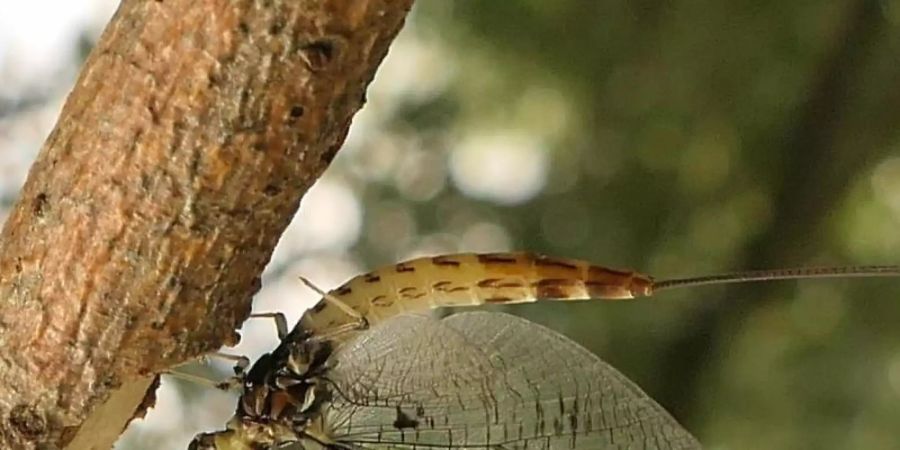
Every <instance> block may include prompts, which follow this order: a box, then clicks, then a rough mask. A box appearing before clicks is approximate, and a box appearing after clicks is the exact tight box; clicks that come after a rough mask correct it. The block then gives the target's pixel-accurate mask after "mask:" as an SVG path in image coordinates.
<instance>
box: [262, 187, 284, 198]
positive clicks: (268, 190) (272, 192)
mask: <svg viewBox="0 0 900 450" xmlns="http://www.w3.org/2000/svg"><path fill="white" fill-rule="evenodd" d="M280 193H281V188H280V187H278V186H277V185H274V184H267V185H266V187H264V188H263V194H266V195H267V196H269V197H274V196H276V195H278V194H280Z"/></svg>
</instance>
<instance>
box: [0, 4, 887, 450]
mask: <svg viewBox="0 0 900 450" xmlns="http://www.w3.org/2000/svg"><path fill="white" fill-rule="evenodd" d="M116 4H117V2H115V1H112V0H93V1H91V0H77V1H76V0H58V1H50V0H32V1H29V2H20V1H15V0H0V220H2V219H3V218H4V217H5V216H6V214H7V209H8V208H9V207H10V205H11V204H12V202H13V201H14V200H15V198H16V195H17V191H18V189H19V187H20V186H21V184H22V182H23V180H24V176H25V173H26V171H27V170H28V167H29V164H30V161H31V160H32V158H33V157H34V156H35V154H36V153H37V151H38V150H39V148H40V146H41V144H42V143H43V140H44V138H45V136H46V135H47V133H48V132H49V130H50V128H51V127H52V126H53V123H54V121H55V118H56V115H57V114H58V111H59V108H60V107H61V104H62V101H63V99H64V96H65V94H66V93H67V92H68V90H69V89H71V86H72V83H73V79H74V76H75V75H76V74H77V71H78V68H79V66H80V64H81V62H82V61H83V59H84V57H85V55H86V53H87V52H88V51H89V49H90V48H91V46H92V45H93V43H94V42H95V41H96V39H97V37H98V36H99V33H100V32H101V30H102V27H103V26H104V25H105V23H106V21H107V20H108V18H109V16H110V15H111V14H112V12H113V10H114V8H115V6H116ZM368 98H369V102H368V104H367V105H366V106H365V108H364V109H363V111H362V112H361V113H360V114H359V115H358V116H357V117H356V119H355V120H354V123H353V128H352V130H351V134H350V136H349V137H348V139H347V142H346V144H345V146H344V148H343V150H341V152H340V153H339V154H338V157H337V159H336V160H335V161H334V164H333V165H332V167H331V168H330V169H329V170H328V172H327V173H326V175H325V176H324V178H322V179H321V180H320V181H319V182H318V183H317V184H316V186H315V187H314V188H313V189H312V190H311V191H310V193H309V194H308V195H307V196H306V197H305V198H304V201H303V204H302V207H301V211H300V213H299V214H298V215H297V217H296V219H295V220H294V222H293V223H292V225H291V226H290V228H289V229H288V230H287V232H286V233H285V234H284V236H283V238H282V241H281V243H280V245H279V247H278V249H277V250H276V252H275V254H274V256H273V259H272V263H271V264H270V266H269V267H268V269H267V272H266V275H265V277H264V282H263V289H262V291H261V292H260V293H259V295H258V296H257V298H256V300H255V310H257V311H273V310H277V311H283V312H285V313H286V314H287V315H288V318H289V319H290V320H292V321H293V320H296V319H297V318H299V316H300V314H302V312H303V310H304V309H305V308H307V307H308V306H310V304H311V303H312V302H313V301H315V300H316V297H315V296H314V295H313V294H312V293H311V292H309V291H308V290H307V289H305V288H304V287H303V286H302V285H301V284H300V283H299V282H298V281H297V279H296V276H297V275H298V274H303V275H305V276H307V277H309V278H310V279H312V280H313V281H314V282H315V283H317V284H318V285H320V286H322V287H323V288H332V287H335V286H337V285H338V284H340V283H341V282H343V281H344V280H345V279H347V278H349V277H351V276H353V275H356V274H359V273H361V272H364V271H367V270H369V269H372V268H375V267H377V266H379V265H383V264H388V263H393V262H396V261H398V260H402V259H405V258H409V257H413V256H418V255H424V254H438V253H448V252H459V251H498V250H511V249H524V250H531V251H537V252H543V253H547V254H551V255H557V256H565V257H571V258H581V259H588V260H591V261H593V262H595V263H599V264H604V265H608V266H611V267H620V268H633V269H637V270H640V271H643V272H645V273H650V274H652V275H654V276H657V277H670V276H687V275H698V274H706V273H711V272H721V271H727V270H736V269H758V268H770V267H780V266H794V265H828V264H880V263H897V262H900V258H898V254H900V234H898V233H897V231H896V230H897V227H898V225H900V127H898V124H900V0H881V1H862V0H836V1H830V2H821V1H806V0H804V1H795V2H784V1H780V0H757V1H732V2H720V1H714V0H687V1H686V0H669V1H661V0H629V1H625V0H621V1H612V0H603V1H596V0H554V1H531V0H529V1H519V2H480V1H474V0H455V1H453V2H446V1H431V2H428V1H421V2H419V3H418V4H417V6H416V8H415V10H414V12H413V14H412V15H411V16H410V19H409V22H408V24H407V25H406V27H405V29H404V30H403V32H402V33H401V35H400V36H399V37H398V38H397V40H396V42H395V43H394V45H393V47H392V49H391V52H390V55H389V56H388V58H387V59H386V60H385V62H384V64H383V65H382V67H381V69H380V70H379V72H378V76H377V78H376V80H375V82H374V83H373V85H372V86H371V88H370V94H369V97H368ZM898 296H900V282H898V281H897V280H896V279H894V280H891V279H880V280H843V281H809V282H785V283H771V284H765V285H754V286H750V285H744V286H732V287H712V288H697V289H690V290H686V291H681V292H672V293H665V294H662V295H660V296H658V297H654V298H650V299H645V300H641V301H635V302H624V303H613V304H602V303H593V304H592V303H591V302H585V303H578V304H571V303H569V304H550V305H525V306H518V307H514V308H510V309H509V311H512V312H514V313H515V314H519V315H522V316H525V317H527V318H529V319H531V320H534V321H536V322H539V323H542V324H545V325H547V326H550V327H552V328H553V329H555V330H557V331H559V332H562V333H564V334H566V335H567V336H569V337H571V338H572V339H574V340H576V341H578V342H580V343H581V344H583V345H585V346H586V347H588V348H589V349H591V350H592V351H594V352H596V353H597V354H598V355H601V356H602V357H603V358H604V359H605V360H606V361H608V362H609V363H611V364H612V365H613V366H615V367H617V368H618V369H619V370H621V371H622V372H623V373H625V374H626V375H627V376H628V377H630V378H631V379H632V380H634V381H635V382H636V383H638V384H639V385H640V386H641V387H643V388H644V389H645V390H646V391H647V392H648V393H649V394H650V395H651V396H652V397H653V398H655V399H656V400H657V401H659V402H660V403H661V404H662V405H664V406H665V407H666V408H667V409H668V410H669V411H671V412H672V414H673V415H674V416H676V417H677V418H678V420H679V421H681V423H682V424H684V425H685V427H686V428H687V429H689V430H691V431H692V432H693V433H694V434H695V435H697V436H698V437H699V439H700V440H701V441H702V442H704V443H705V445H706V446H707V447H708V448H710V449H749V448H765V449H776V448H778V449H804V448H809V449H888V448H898V447H900V426H898V423H900V327H898V326H897V325H896V324H897V323H898V321H900V303H898V302H897V299H898ZM242 334H243V335H244V342H243V343H242V344H241V346H240V347H238V348H237V349H233V350H231V352H232V353H242V354H247V355H250V356H251V357H255V356H257V355H259V354H260V353H262V352H264V351H266V350H267V349H270V348H272V347H273V346H274V345H275V344H276V343H277V339H276V337H275V330H274V328H273V327H272V325H271V323H269V322H266V321H261V323H260V321H257V322H254V321H251V322H248V323H247V324H245V326H244V328H243V330H242ZM190 370H194V371H196V372H197V373H203V374H205V375H207V376H210V377H213V378H222V377H225V376H226V375H227V374H228V372H229V367H228V365H227V364H225V363H217V362H214V363H211V364H210V365H207V366H199V367H194V368H191V369H190ZM159 397H160V400H159V403H158V406H157V408H156V409H154V410H153V411H151V412H150V414H149V415H148V417H147V419H146V420H144V421H138V422H135V423H134V424H133V425H132V426H131V427H130V428H129V429H128V431H127V432H126V434H125V435H124V436H123V438H122V439H121V441H120V443H119V444H118V447H117V448H118V449H120V450H137V449H161V448H166V449H168V448H173V449H175V448H185V446H186V444H187V442H188V441H189V440H190V438H191V437H192V436H193V434H195V433H197V432H198V431H202V430H207V431H208V430H213V429H219V428H221V427H222V425H223V424H224V422H225V421H226V420H227V419H228V417H229V416H230V415H231V414H232V412H233V410H234V406H235V403H234V398H233V397H232V396H230V395H229V394H225V393H221V392H217V391H213V390H211V389H207V388H205V387H203V386H196V385H192V384H190V383H185V382H182V381H179V380H173V379H172V378H169V377H166V378H164V380H163V385H162V388H161V390H160V392H159Z"/></svg>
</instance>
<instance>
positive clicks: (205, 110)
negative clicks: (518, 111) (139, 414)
mask: <svg viewBox="0 0 900 450" xmlns="http://www.w3.org/2000/svg"><path fill="white" fill-rule="evenodd" d="M411 2H412V0H404V1H392V0H365V1H364V0H305V1H304V0H269V1H265V0H259V1H226V0H205V1H190V0H166V1H162V0H157V1H144V0H124V1H123V2H122V4H121V6H120V7H119V10H118V12H117V13H116V14H115V16H114V17H113V19H112V21H111V22H110V24H109V25H108V27H107V29H106V31H105V32H104V34H103V36H102V38H101V39H100V42H99V43H98V44H97V47H96V48H95V49H94V51H93V52H92V53H91V55H90V56H89V58H88V60H87V62H86V63H85V66H84V68H83V70H82V73H81V75H80V77H79V79H78V81H77V83H76V86H75V89H74V91H73V92H72V94H71V95H70V96H69V98H68V101H67V102H66V105H65V107H64V109H63V111H62V114H61V116H60V118H59V121H58V123H57V126H56V128H55V129H54V130H53V131H52V132H51V133H50V136H49V137H48V139H47V142H46V143H45V144H44V148H43V149H42V150H41V152H40V155H39V156H38V159H37V161H36V162H35V163H34V166H33V167H32V169H31V172H30V174H29V176H28V180H27V182H26V184H25V187H24V189H23V191H22V193H21V197H20V198H19V200H18V202H17V204H16V206H15V208H14V211H13V212H12V214H11V215H10V217H9V219H8V220H7V222H6V224H5V226H4V228H3V231H2V234H0V447H2V448H15V449H33V448H64V447H67V446H68V448H104V447H109V446H111V444H112V442H113V441H112V440H114V439H115V438H116V436H117V435H118V433H119V431H121V428H122V426H123V424H124V422H125V421H127V420H128V419H129V418H130V417H131V415H132V414H133V412H134V411H135V410H136V408H138V402H140V400H141V397H142V396H143V392H144V389H142V388H139V389H136V390H135V389H134V386H135V385H138V386H143V384H141V383H145V384H146V383H148V382H149V381H150V380H152V378H153V376H154V374H156V373H158V372H160V371H162V370H164V369H166V368H167V367H170V366H172V365H174V364H177V363H180V362H182V361H185V360H188V359H191V358H195V357H197V356H199V355H202V354H203V353H205V352H208V351H210V350H213V349H216V348H218V347H219V346H221V345H222V344H223V343H226V342H229V340H230V339H232V336H233V334H234V331H233V330H234V329H235V327H236V326H238V325H239V324H240V323H241V322H242V321H243V320H244V318H245V317H246V316H247V314H248V312H249V309H250V299H251V297H252V295H253V294H254V293H255V292H256V291H257V289H258V288H259V275H260V273H261V272H262V269H263V267H264V266H265V264H266V263H267V262H268V260H269V257H270V254H271V252H272V249H273V247H274V246H275V244H276V242H277V241H278V238H279V236H280V234H281V232H282V231H283V230H284V228H285V227H286V226H287V224H288V222H289V221H290V219H291V217H292V216H293V215H294V213H295V211H296V210H297V207H298V205H299V201H300V197H301V196H302V194H303V193H304V192H305V191H306V189H307V188H308V187H309V186H310V185H311V184H312V183H313V182H314V181H315V180H316V178H317V177H318V176H319V175H320V174H321V172H322V171H323V170H324V169H325V167H326V166H327V165H328V163H329V162H330V161H331V159H332V158H333V157H334V155H335V153H336V152H337V149H338V148H339V147H340V146H341V144H342V142H343V140H344V137H345V136H346V133H347V129H348V127H349V124H350V119H351V117H352V115H353V114H354V113H355V112H356V111H357V110H358V109H359V108H360V107H361V106H362V104H363V102H364V94H365V89H366V86H367V85H368V83H369V81H371V79H372V77H373V75H374V72H375V69H376V67H377V65H378V64H379V63H380V61H381V60H382V58H383V57H384V55H385V54H386V52H387V49H388V45H389V44H390V42H391V40H392V39H393V37H394V36H395V35H396V33H397V32H398V30H399V28H400V27H401V25H402V22H403V19H404V17H405V15H406V13H407V11H408V9H409V7H410V5H411ZM128 390H131V391H133V392H132V393H131V394H128V393H127V392H126V391H128ZM135 392H136V393H135ZM122 399H125V400H124V405H122V404H120V405H118V406H116V403H117V402H121V401H123V400H122ZM104 408H105V410H106V411H119V413H113V414H120V412H121V411H129V410H130V412H129V413H128V414H125V415H124V417H118V419H119V420H118V422H119V423H116V422H111V421H109V420H112V419H117V417H114V416H113V417H111V416H106V417H105V419H107V420H108V421H107V422H105V423H106V424H105V425H104V424H103V423H104V422H103V421H100V422H97V420H98V419H97V417H98V415H104V414H110V413H108V412H107V413H101V412H98V411H103V410H104ZM110 408H112V409H110ZM92 414H93V415H94V417H91V416H92ZM89 418H91V419H92V421H94V422H96V423H100V424H101V425H98V426H99V427H100V428H99V430H98V429H93V428H92V429H91V431H90V433H88V432H87V431H86V430H87V429H88V428H90V427H87V426H85V427H84V429H82V427H83V426H84V423H85V421H86V420H88V419H89ZM104 432H105V434H104ZM79 433H80V435H79ZM110 436H111V437H110ZM110 439H112V440H110Z"/></svg>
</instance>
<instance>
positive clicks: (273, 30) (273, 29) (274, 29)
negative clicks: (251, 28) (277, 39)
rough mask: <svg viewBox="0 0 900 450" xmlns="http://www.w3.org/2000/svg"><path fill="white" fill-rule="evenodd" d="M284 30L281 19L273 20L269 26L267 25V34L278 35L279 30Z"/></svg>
mask: <svg viewBox="0 0 900 450" xmlns="http://www.w3.org/2000/svg"><path fill="white" fill-rule="evenodd" d="M283 29H284V21H282V20H281V19H275V21H274V22H272V24H271V25H269V34H278V33H281V30H283Z"/></svg>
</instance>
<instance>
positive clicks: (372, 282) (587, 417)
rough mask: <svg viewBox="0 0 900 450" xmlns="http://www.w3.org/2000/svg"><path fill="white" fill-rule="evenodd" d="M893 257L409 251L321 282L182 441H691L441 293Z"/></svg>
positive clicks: (247, 447)
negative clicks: (230, 406) (654, 262)
mask: <svg viewBox="0 0 900 450" xmlns="http://www.w3.org/2000/svg"><path fill="white" fill-rule="evenodd" d="M898 275H900V267H897V266H862V267H845V268H823V269H816V268H806V269H787V270H775V271H758V272H743V273H735V274H725V275H716V276H708V277H697V278H685V279H672V280H662V281H655V280H653V279H652V278H651V277H648V276H645V275H642V274H639V273H636V272H631V271H619V270H612V269H608V268H604V267H600V266H596V265H592V264H590V263H587V262H584V261H577V260H571V259H561V258H551V257H547V256H541V255H534V254H529V253H493V254H456V255H444V256H436V257H430V258H419V259H415V260H411V261H408V262H404V263H400V264H396V265H393V266H389V267H385V268H381V269H378V270H375V271H373V272H370V273H367V274H364V275H360V276H357V277H355V278H352V279H351V280H349V281H348V282H346V283H345V284H344V285H342V286H340V287H338V288H337V289H335V290H333V291H331V292H329V293H322V294H323V299H322V300H320V301H319V303H317V304H316V305H315V306H314V307H313V308H312V309H310V310H309V311H307V312H306V313H305V314H304V315H303V317H302V318H301V319H300V321H299V322H298V324H297V325H296V326H295V327H294V328H293V330H290V332H288V330H287V325H286V324H285V323H284V319H283V317H281V316H279V315H278V314H275V315H269V316H270V317H274V318H275V319H276V324H277V325H278V329H279V337H281V343H280V345H279V346H278V347H277V348H276V349H275V350H274V351H273V352H272V353H269V354H266V355H264V356H262V357H261V358H260V359H259V360H257V362H256V363H255V364H254V365H253V366H252V368H251V369H250V370H249V371H248V372H246V373H245V374H242V375H240V376H239V382H240V388H241V395H240V400H239V402H238V406H237V409H236V412H235V415H234V416H233V418H232V419H231V420H230V421H229V423H228V424H227V429H226V430H223V431H218V432H213V433H204V434H200V435H198V436H197V437H196V438H194V440H193V442H192V443H191V444H190V447H189V449H191V450H256V449H292V450H298V449H303V450H324V449H342V450H349V449H426V448H428V449H434V448H441V449H457V448H459V449H470V450H474V449H484V450H487V449H498V450H499V449H509V450H513V449H515V450H526V449H548V450H559V449H606V448H616V449H618V448H635V449H693V448H700V444H699V443H698V441H697V440H696V439H695V438H694V437H693V436H691V434H690V433H689V432H687V431H686V430H685V429H684V428H683V427H682V426H681V425H679V424H678V422H677V421H676V420H675V419H674V418H672V416H670V415H669V414H668V413H667V412H666V411H665V410H664V409H663V408H662V407H661V406H660V405H658V404H657V403H656V402H655V401H653V400H652V399H651V398H650V397H648V396H647V395H646V394H645V393H644V392H643V391H641V389H640V388H639V387H637V386H636V385H634V384H633V383H631V382H630V381H629V380H628V379H627V378H626V377H625V376H623V375H622V374H620V373H619V372H618V371H616V370H615V369H614V368H612V367H611V366H609V365H608V364H606V363H604V362H603V361H602V360H601V359H600V358H598V357H597V356H595V355H593V354H591V353H590V352H589V351H587V350H586V349H584V348H582V347H581V346H579V345H578V344H576V343H575V342H573V341H571V340H569V339H567V338H565V337H563V336H562V335H560V334H557V333H555V332H553V331H551V330H549V329H547V328H544V327H542V326H539V325H536V324H533V323H531V322H528V321H526V320H524V319H520V318H517V317H514V316H511V315H507V314H503V313H488V312H465V313H461V314H455V315H452V316H450V317H448V318H445V319H443V320H436V319H433V318H430V317H426V316H423V315H420V313H422V312H425V311H427V310H429V309H432V308H435V307H441V306H466V305H482V304H509V303H520V302H530V301H545V300H546V301H567V300H584V299H630V298H635V297H642V296H649V295H652V294H653V293H654V292H657V291H659V290H664V289H670V288H675V287H684V286H696V285H704V284H721V283H734V282H747V281H764V280H778V279H800V278H824V277H847V276H898Z"/></svg>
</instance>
